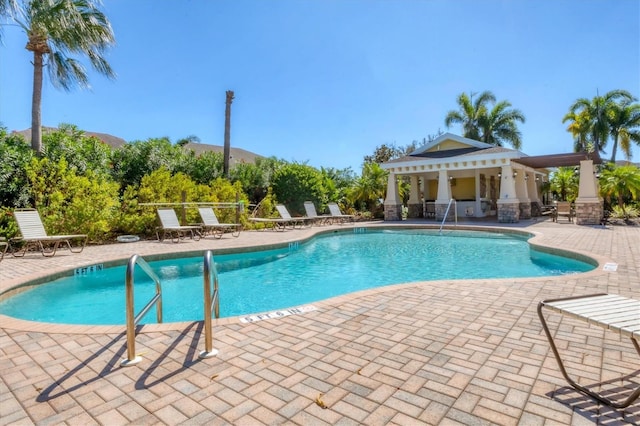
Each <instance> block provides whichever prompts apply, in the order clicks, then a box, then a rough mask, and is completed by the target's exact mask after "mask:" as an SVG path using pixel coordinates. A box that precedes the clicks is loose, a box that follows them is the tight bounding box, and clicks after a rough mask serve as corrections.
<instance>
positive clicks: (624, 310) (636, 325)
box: [538, 294, 640, 408]
mask: <svg viewBox="0 0 640 426" xmlns="http://www.w3.org/2000/svg"><path fill="white" fill-rule="evenodd" d="M543 308H547V309H549V310H551V311H554V312H558V313H560V314H561V315H567V316H569V317H572V318H576V319H578V320H582V321H585V322H587V323H589V324H594V325H597V326H600V327H602V328H604V329H606V330H610V331H612V332H616V333H619V334H620V335H621V336H625V337H629V338H630V339H631V342H633V346H634V347H635V349H636V351H637V352H638V354H639V355H640V345H638V340H637V339H639V338H640V301H639V300H635V299H630V298H627V297H622V296H617V295H613V294H591V295H586V296H578V297H567V298H563V299H550V300H543V301H541V302H540V303H538V316H539V317H540V321H541V322H542V327H543V328H544V332H545V334H546V335H547V339H548V340H549V345H550V346H551V350H552V351H553V354H554V356H555V358H556V361H557V362H558V366H559V367H560V371H561V372H562V375H563V376H564V378H565V379H566V380H567V382H569V384H570V385H571V386H573V388H575V389H577V390H578V391H580V392H583V393H585V394H587V395H589V396H591V397H593V398H595V399H597V400H598V401H600V402H603V403H604V404H607V405H609V406H611V407H613V408H625V407H628V406H629V405H630V404H631V403H632V402H633V401H635V400H636V399H638V396H640V385H638V386H637V387H636V389H635V390H634V391H633V392H632V393H631V395H630V396H629V397H628V398H627V399H626V400H624V401H622V402H619V403H617V402H615V401H613V400H611V399H609V398H606V397H605V396H603V395H601V394H599V393H597V392H594V391H592V390H591V389H588V388H586V387H584V386H582V385H580V384H578V383H577V382H575V381H574V380H573V379H571V378H570V377H569V374H568V373H567V370H566V369H565V367H564V364H563V362H562V358H560V354H559V353H558V349H557V347H556V344H555V342H554V340H553V337H552V336H551V332H550V331H549V327H548V326H547V322H546V320H545V318H544V315H543V313H542V309H543Z"/></svg>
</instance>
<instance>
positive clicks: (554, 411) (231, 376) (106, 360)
mask: <svg viewBox="0 0 640 426" xmlns="http://www.w3.org/2000/svg"><path fill="white" fill-rule="evenodd" d="M403 224H404V225H406V224H407V223H406V222H403ZM385 225H391V224H390V223H386V224H385ZM358 226H359V225H358ZM513 227H516V228H522V229H525V230H527V231H531V232H536V233H538V234H539V235H538V236H537V237H536V238H535V239H534V242H535V243H539V244H544V245H547V246H552V247H557V248H564V249H571V250H575V251H578V252H581V253H590V254H592V255H594V257H596V258H597V259H598V260H599V261H600V262H601V264H600V266H599V267H598V269H597V270H595V271H593V272H590V273H587V274H580V275H574V276H567V277H555V278H535V279H501V280H468V281H435V282H425V283H412V284H406V285H396V286H390V287H385V288H382V289H377V290H368V291H363V292H360V293H356V294H352V295H347V296H341V297H337V298H333V299H330V300H327V301H323V302H320V303H314V305H315V306H316V307H318V308H319V309H318V310H317V311H314V312H308V313H306V314H303V315H292V316H288V317H284V318H281V319H277V320H265V321H260V322H255V323H250V324H243V323H240V322H239V321H238V320H237V318H231V319H224V320H217V321H214V323H213V324H214V347H215V348H216V349H218V350H219V351H220V352H219V354H218V356H217V357H215V358H210V359H206V360H200V359H199V358H198V353H199V351H201V350H203V349H204V336H203V335H202V333H203V330H202V329H203V324H202V322H194V323H182V324H170V325H154V326H145V327H144V328H143V331H142V332H141V333H140V334H138V336H137V339H136V345H137V346H136V349H137V352H138V353H140V354H142V355H143V361H142V362H141V363H140V364H138V365H136V366H133V367H127V368H123V367H120V366H119V363H120V361H121V359H123V358H124V357H125V356H126V341H125V336H124V327H116V328H104V327H103V328H100V327H97V328H93V329H91V330H89V329H88V328H87V327H80V328H78V327H68V326H47V325H42V324H35V325H34V324H32V323H27V322H21V321H16V320H13V319H10V318H7V317H0V321H1V327H0V424H2V425H6V424H19V425H27V424H73V425H80V424H81V425H90V424H102V425H118V424H144V425H147V424H171V425H173V424H212V425H216V424H233V425H257V424H298V425H324V424H342V425H349V424H354V425H355V424H366V425H383V424H400V425H416V424H442V425H453V424H464V425H484V424H499V425H516V424H520V425H544V424H575V425H582V424H594V423H598V424H607V425H616V424H640V404H638V403H636V404H634V405H632V406H631V407H628V408H626V409H624V410H613V409H611V408H608V407H606V406H603V405H600V404H598V403H596V402H595V401H593V400H592V399H590V398H588V397H585V396H583V395H581V394H580V393H578V392H576V391H574V390H573V389H571V388H568V387H567V385H566V383H565V381H564V379H563V378H562V376H561V374H560V371H559V370H558V367H557V365H556V364H555V360H554V358H553V355H552V354H551V352H550V349H549V345H548V343H547V341H546V339H545V336H544V334H543V330H542V327H541V324H540V322H539V320H538V318H537V315H536V304H537V302H538V301H539V300H541V299H545V298H550V297H564V296H570V295H580V294H589V293H597V292H608V293H615V294H620V295H623V296H627V297H635V298H638V296H639V295H640V229H639V228H635V227H613V228H611V227H609V228H608V229H602V228H600V227H586V226H577V225H574V224H566V223H552V222H550V221H544V222H538V223H533V222H523V223H520V224H516V225H514V226H513ZM326 229H328V228H326V227H317V228H316V227H314V228H311V229H305V230H296V231H287V232H283V233H276V232H244V233H242V234H241V236H240V237H239V238H237V239H232V238H231V237H228V236H225V237H224V238H223V239H222V240H211V239H208V240H201V241H199V242H195V241H186V242H183V243H180V244H172V243H159V242H155V241H150V242H138V243H130V244H114V245H108V246H101V247H88V248H87V249H85V251H84V252H83V253H81V254H79V255H72V254H69V253H67V252H62V253H60V254H59V255H56V256H55V257H54V258H51V259H45V258H43V257H42V256H39V255H35V254H30V255H27V256H26V257H25V258H22V259H15V258H12V257H11V256H9V257H8V258H7V257H5V260H4V261H2V262H0V280H1V281H0V291H4V290H6V289H7V288H10V287H13V286H15V285H17V284H19V283H21V282H25V281H27V280H32V279H35V278H37V277H39V276H42V275H43V274H45V273H52V272H57V271H61V270H66V269H69V268H74V267H78V266H86V265H90V264H92V263H96V262H98V261H100V262H107V261H109V260H114V259H119V258H120V259H122V258H127V257H128V256H130V255H131V254H133V253H140V254H142V255H145V256H146V255H151V254H153V253H163V252H171V251H176V250H180V251H202V250H204V249H214V250H216V249H219V248H223V247H225V248H227V247H229V248H231V247H241V246H253V245H258V244H275V243H287V242H289V241H293V240H297V239H300V238H306V237H308V236H310V235H312V234H313V233H314V232H316V231H318V230H320V231H322V230H326ZM343 229H344V228H343ZM487 255H490V253H488V254H487ZM416 261H418V262H428V259H416ZM605 262H615V263H617V264H618V268H617V271H615V272H608V271H604V270H603V264H604V263H605ZM398 281H399V282H401V281H402V277H399V279H398ZM549 322H550V326H552V327H554V329H558V327H559V330H560V331H559V332H558V336H557V337H558V343H559V344H560V350H567V349H568V350H569V351H570V356H569V357H568V359H567V363H568V367H569V368H571V369H572V370H573V373H574V374H575V375H577V376H579V377H580V379H581V380H583V381H586V382H589V383H594V382H604V384H603V387H604V391H605V392H608V393H610V394H615V393H618V394H620V395H621V399H622V397H624V395H625V394H628V393H630V392H631V390H630V386H632V385H633V384H634V383H635V384H636V385H637V384H638V383H639V382H640V377H639V371H640V359H638V356H637V354H636V352H635V350H634V348H633V346H632V345H631V343H630V342H629V340H628V339H626V340H625V339H621V338H619V336H618V335H617V334H612V333H605V332H603V330H602V329H600V328H598V327H589V326H586V325H585V324H584V323H580V322H575V321H574V320H570V319H567V318H562V319H561V318H560V317H559V316H558V315H555V314H551V315H550V316H549ZM603 347H604V349H602V348H603Z"/></svg>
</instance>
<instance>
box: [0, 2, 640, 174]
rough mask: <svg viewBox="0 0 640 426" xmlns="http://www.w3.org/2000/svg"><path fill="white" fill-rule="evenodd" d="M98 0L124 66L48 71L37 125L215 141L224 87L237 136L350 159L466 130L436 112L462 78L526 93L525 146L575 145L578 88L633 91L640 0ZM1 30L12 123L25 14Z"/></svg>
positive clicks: (24, 124) (317, 156) (24, 71)
mask: <svg viewBox="0 0 640 426" xmlns="http://www.w3.org/2000/svg"><path fill="white" fill-rule="evenodd" d="M104 3H105V4H104V6H103V10H104V12H105V13H106V15H107V16H108V18H109V19H110V21H111V23H112V26H113V29H114V32H115V36H116V41H117V44H116V46H115V47H114V48H112V49H110V50H109V52H108V53H107V58H108V60H109V62H110V63H111V65H112V67H113V68H114V69H115V71H116V73H117V75H118V77H117V79H116V80H114V81H111V80H108V79H106V78H104V77H102V76H99V75H97V74H94V73H91V74H90V82H91V86H92V88H91V90H79V89H78V90H74V91H72V92H64V91H59V90H57V89H54V88H53V87H52V86H51V85H50V84H48V82H47V81H46V80H45V86H44V91H43V103H42V122H43V124H44V125H47V126H57V125H58V124H60V123H71V124H75V125H77V126H78V127H80V128H81V129H84V130H90V131H97V132H103V133H110V134H113V135H115V136H119V137H122V138H124V139H125V140H127V141H134V140H146V139H148V138H152V137H163V136H167V137H169V138H170V139H171V141H172V142H175V141H177V140H178V139H181V138H184V137H187V136H189V135H195V136H198V137H199V138H200V139H201V141H202V142H203V143H209V144H216V145H221V144H222V143H223V137H224V101H225V91H226V90H234V91H235V100H234V103H233V106H232V130H231V144H232V146H234V147H237V148H243V149H247V150H249V151H253V152H256V153H258V154H260V155H264V156H276V157H278V158H283V159H285V160H287V161H297V162H306V163H308V164H310V165H312V166H314V167H320V166H322V167H334V168H339V169H342V168H346V167H351V168H352V169H353V170H354V171H355V172H356V173H360V171H361V166H362V160H363V157H364V156H365V155H370V154H372V153H373V152H374V150H375V148H376V146H379V145H382V144H394V143H395V144H396V145H398V146H405V145H407V144H409V143H411V142H412V141H413V140H422V138H424V137H427V136H428V135H431V134H434V133H436V132H438V130H440V131H450V132H452V133H456V134H460V132H461V130H460V128H459V127H457V126H455V127H452V128H450V129H447V128H446V127H445V126H444V118H445V116H446V113H447V112H448V111H449V110H451V109H457V104H456V102H455V100H456V98H457V96H458V95H459V94H460V93H462V92H467V93H469V92H481V91H483V90H491V91H492V92H493V93H494V94H495V95H496V97H497V98H498V100H508V101H510V102H511V103H512V104H513V107H514V108H518V109H520V110H521V111H522V112H523V113H524V115H525V117H526V119H527V121H526V123H525V124H523V125H520V129H521V131H522V137H523V151H524V152H525V153H527V154H529V155H543V154H551V153H562V152H570V151H571V150H572V138H571V135H570V134H569V133H568V132H566V130H565V129H566V124H563V123H562V117H563V116H564V115H565V114H566V112H567V111H568V109H569V106H570V105H571V104H572V103H573V102H574V101H575V100H576V99H577V98H580V97H586V98H589V99H590V98H592V97H593V96H595V95H596V94H597V93H600V94H603V93H605V92H607V91H609V90H613V89H625V90H628V91H630V92H631V93H632V94H633V95H634V96H636V97H640V1H639V0H617V1H610V0H588V1H579V0H571V1H569V0H531V1H528V0H519V1H507V0H504V1H498V0H484V1H476V0H468V1H465V0H456V1H444V0H432V1H427V0H421V1H420V0H396V1H390V0H387V1H374V0H290V1H285V0H273V1H264V0H236V1H207V0H181V1H177V0H163V1H162V2H159V1H157V0H107V1H105V2H104ZM3 39H4V45H3V46H0V122H1V123H2V125H3V126H4V127H7V128H8V129H9V130H10V131H11V130H22V129H26V128H28V127H30V125H31V124H30V123H31V93H32V88H31V87H32V74H33V67H32V65H31V56H30V55H29V53H28V52H27V51H26V50H25V49H24V45H25V42H26V36H25V35H24V33H22V32H21V30H20V29H19V28H16V27H8V26H5V27H4V35H3ZM609 146H611V143H610V144H609ZM633 154H634V160H635V161H639V160H640V148H638V147H636V148H635V149H634V152H633ZM609 155H610V153H609ZM618 158H621V154H618Z"/></svg>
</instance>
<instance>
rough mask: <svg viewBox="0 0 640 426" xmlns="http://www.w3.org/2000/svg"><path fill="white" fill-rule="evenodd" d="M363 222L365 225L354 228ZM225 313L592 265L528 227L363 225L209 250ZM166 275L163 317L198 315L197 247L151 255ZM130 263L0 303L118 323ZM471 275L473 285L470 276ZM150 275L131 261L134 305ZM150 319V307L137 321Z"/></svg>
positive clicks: (28, 312) (48, 317)
mask: <svg viewBox="0 0 640 426" xmlns="http://www.w3.org/2000/svg"><path fill="white" fill-rule="evenodd" d="M357 229H358V230H365V228H357ZM214 261H215V263H216V267H217V269H218V275H219V280H220V314H221V316H222V317H230V316H238V315H246V314H251V313H257V312H265V311H270V310H275V309H283V308H287V307H292V306H298V305H303V304H306V303H312V302H315V301H319V300H323V299H327V298H330V297H333V296H338V295H342V294H347V293H351V292H355V291H359V290H364V289H368V288H374V287H380V286H385V285H389V284H397V283H407V282H415V281H429V280H442V279H465V278H466V279H473V278H476V279H486V278H508V277H539V276H551V275H563V274H572V273H579V272H586V271H589V270H592V269H594V266H593V265H591V264H588V263H585V262H581V261H577V260H574V259H570V258H565V257H560V256H554V255H551V254H548V253H544V252H541V251H537V250H534V249H532V248H530V246H529V244H528V243H527V241H526V238H525V237H522V236H518V235H515V234H502V233H494V232H480V231H454V232H446V233H445V235H439V233H438V232H437V231H433V230H418V229H411V230H384V229H371V228H367V229H366V232H357V233H354V232H353V231H351V232H349V233H347V232H339V233H334V234H323V235H319V236H316V237H314V238H312V239H311V240H309V241H307V242H305V243H292V244H290V245H289V246H287V247H283V248H279V249H275V250H263V251H254V252H249V253H238V254H223V255H214ZM150 264H151V266H152V268H153V269H154V271H156V273H157V274H158V275H159V276H160V278H161V280H162V291H163V316H164V321H165V322H179V321H193V320H201V319H202V316H203V314H202V310H203V307H202V306H203V301H202V298H203V289H202V273H203V261H202V257H201V256H198V257H191V258H182V259H172V260H163V261H157V262H150ZM125 269H126V266H119V267H114V268H107V269H103V270H100V268H93V269H91V268H89V269H88V271H87V272H86V273H82V274H78V275H73V276H69V277H65V278H62V279H58V280H55V281H52V282H50V283H48V284H46V285H39V286H35V287H34V288H32V289H30V290H27V291H24V292H22V293H20V294H17V295H15V296H13V297H11V298H8V299H6V300H3V301H2V302H0V313H2V314H4V315H8V316H12V317H16V318H21V319H26V320H32V321H41V322H53V323H66V324H96V325H98V324H124V323H125V309H124V306H125V293H124V276H125ZM470 285H473V284H472V283H470ZM154 290H155V285H154V284H153V282H152V281H151V280H149V279H148V278H147V277H146V275H144V274H143V273H141V272H140V271H138V270H137V271H136V275H135V300H136V308H135V310H136V311H139V310H140V309H141V308H142V306H143V305H144V304H145V303H146V301H148V300H149V299H150V298H151V296H152V294H153V292H154ZM152 322H155V314H154V312H150V313H149V314H148V315H147V316H146V317H145V319H144V320H143V321H142V323H152Z"/></svg>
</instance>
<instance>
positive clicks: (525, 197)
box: [513, 170, 529, 203]
mask: <svg viewBox="0 0 640 426" xmlns="http://www.w3.org/2000/svg"><path fill="white" fill-rule="evenodd" d="M514 173H517V176H516V177H514V178H513V180H514V181H515V183H516V196H517V197H518V199H519V200H520V201H521V202H523V203H525V202H527V203H528V202H529V191H528V188H527V181H526V180H525V178H524V177H525V172H524V170H515V171H514Z"/></svg>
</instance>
